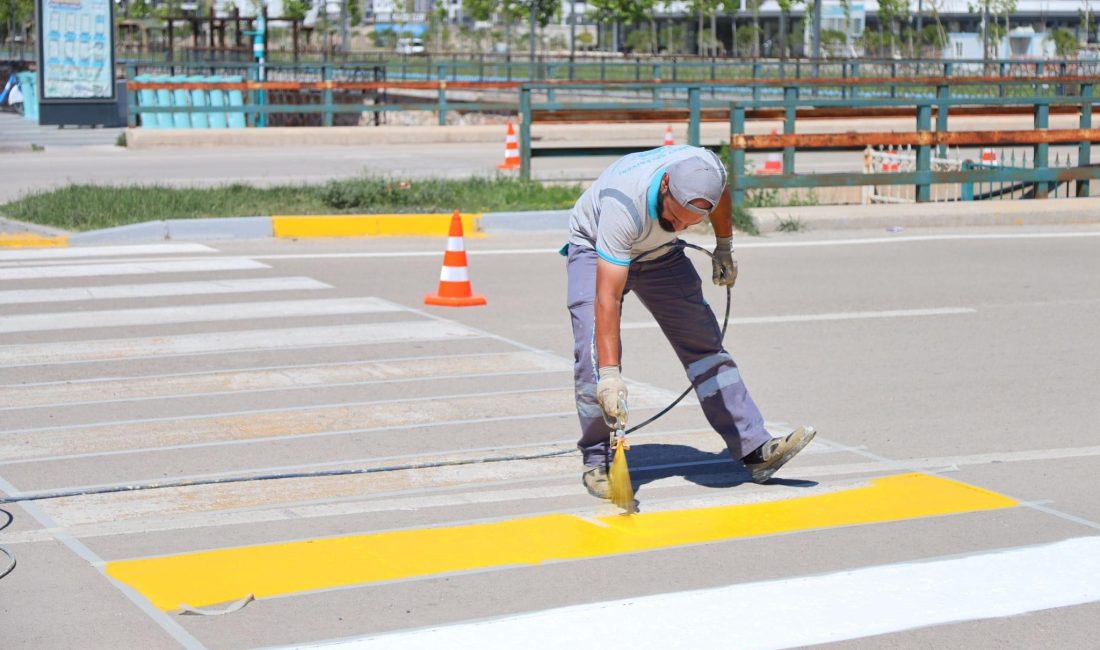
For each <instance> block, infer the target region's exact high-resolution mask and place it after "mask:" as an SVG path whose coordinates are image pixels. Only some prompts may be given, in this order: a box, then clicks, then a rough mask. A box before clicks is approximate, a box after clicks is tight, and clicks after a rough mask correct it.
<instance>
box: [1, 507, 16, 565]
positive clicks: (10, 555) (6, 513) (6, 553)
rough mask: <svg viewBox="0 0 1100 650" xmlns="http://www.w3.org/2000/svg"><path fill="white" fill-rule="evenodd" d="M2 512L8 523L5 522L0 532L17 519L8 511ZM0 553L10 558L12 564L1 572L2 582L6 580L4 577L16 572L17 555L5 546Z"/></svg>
mask: <svg viewBox="0 0 1100 650" xmlns="http://www.w3.org/2000/svg"><path fill="white" fill-rule="evenodd" d="M0 512H2V513H4V514H5V515H7V517H8V520H7V522H5V523H4V525H3V526H0V530H4V529H5V528H7V527H8V526H10V525H11V522H13V521H15V517H13V516H12V514H11V513H10V512H8V511H7V510H3V509H0ZM0 553H3V554H4V555H6V556H8V560H10V563H9V564H8V566H7V568H5V569H4V570H3V571H0V580H2V579H3V578H4V576H6V575H8V574H9V573H11V572H12V571H14V570H15V553H12V552H11V551H9V550H8V549H6V548H4V547H3V546H0Z"/></svg>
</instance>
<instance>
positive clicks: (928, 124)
mask: <svg viewBox="0 0 1100 650" xmlns="http://www.w3.org/2000/svg"><path fill="white" fill-rule="evenodd" d="M931 130H932V106H931V105H930V104H921V105H920V106H917V131H925V132H928V131H931ZM930 171H932V147H931V146H929V145H927V144H922V145H920V146H919V147H917V172H930ZM931 198H932V185H931V184H929V183H917V203H927V202H928V201H929V200H930V199H931Z"/></svg>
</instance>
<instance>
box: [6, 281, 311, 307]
mask: <svg viewBox="0 0 1100 650" xmlns="http://www.w3.org/2000/svg"><path fill="white" fill-rule="evenodd" d="M330 288H332V287H331V285H328V284H325V283H324V282H318V281H317V280H314V279H313V278H302V277H292V278H245V279H240V280H205V281H201V282H159V283H149V284H116V285H108V286H103V287H66V288H62V289H13V290H11V291H0V305H19V304H25V303H39V302H43V303H44V302H77V301H81V300H119V299H124V298H157V297H168V296H201V295H211V296H212V295H218V294H225V293H259V292H268V291H310V290H314V289H330Z"/></svg>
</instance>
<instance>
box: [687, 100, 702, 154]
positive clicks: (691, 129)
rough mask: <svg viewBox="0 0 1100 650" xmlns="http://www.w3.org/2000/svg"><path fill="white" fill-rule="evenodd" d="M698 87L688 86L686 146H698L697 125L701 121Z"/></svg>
mask: <svg viewBox="0 0 1100 650" xmlns="http://www.w3.org/2000/svg"><path fill="white" fill-rule="evenodd" d="M699 94H700V88H699V86H688V144H690V145H691V146H693V147H698V146H699V141H700V138H699V123H700V122H701V121H702V120H701V118H702V110H701V108H702V104H701V102H700V101H699Z"/></svg>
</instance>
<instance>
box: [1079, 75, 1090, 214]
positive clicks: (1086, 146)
mask: <svg viewBox="0 0 1100 650" xmlns="http://www.w3.org/2000/svg"><path fill="white" fill-rule="evenodd" d="M1078 126H1080V127H1081V128H1082V129H1091V128H1092V84H1091V83H1085V84H1081V122H1080V124H1079V125H1078ZM1091 162H1092V144H1091V143H1090V142H1089V141H1088V140H1082V141H1081V144H1079V145H1077V166H1078V167H1084V166H1085V165H1088V164H1090V163H1091ZM1088 195H1089V182H1088V180H1087V179H1081V180H1079V181H1077V196H1080V197H1087V196H1088Z"/></svg>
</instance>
